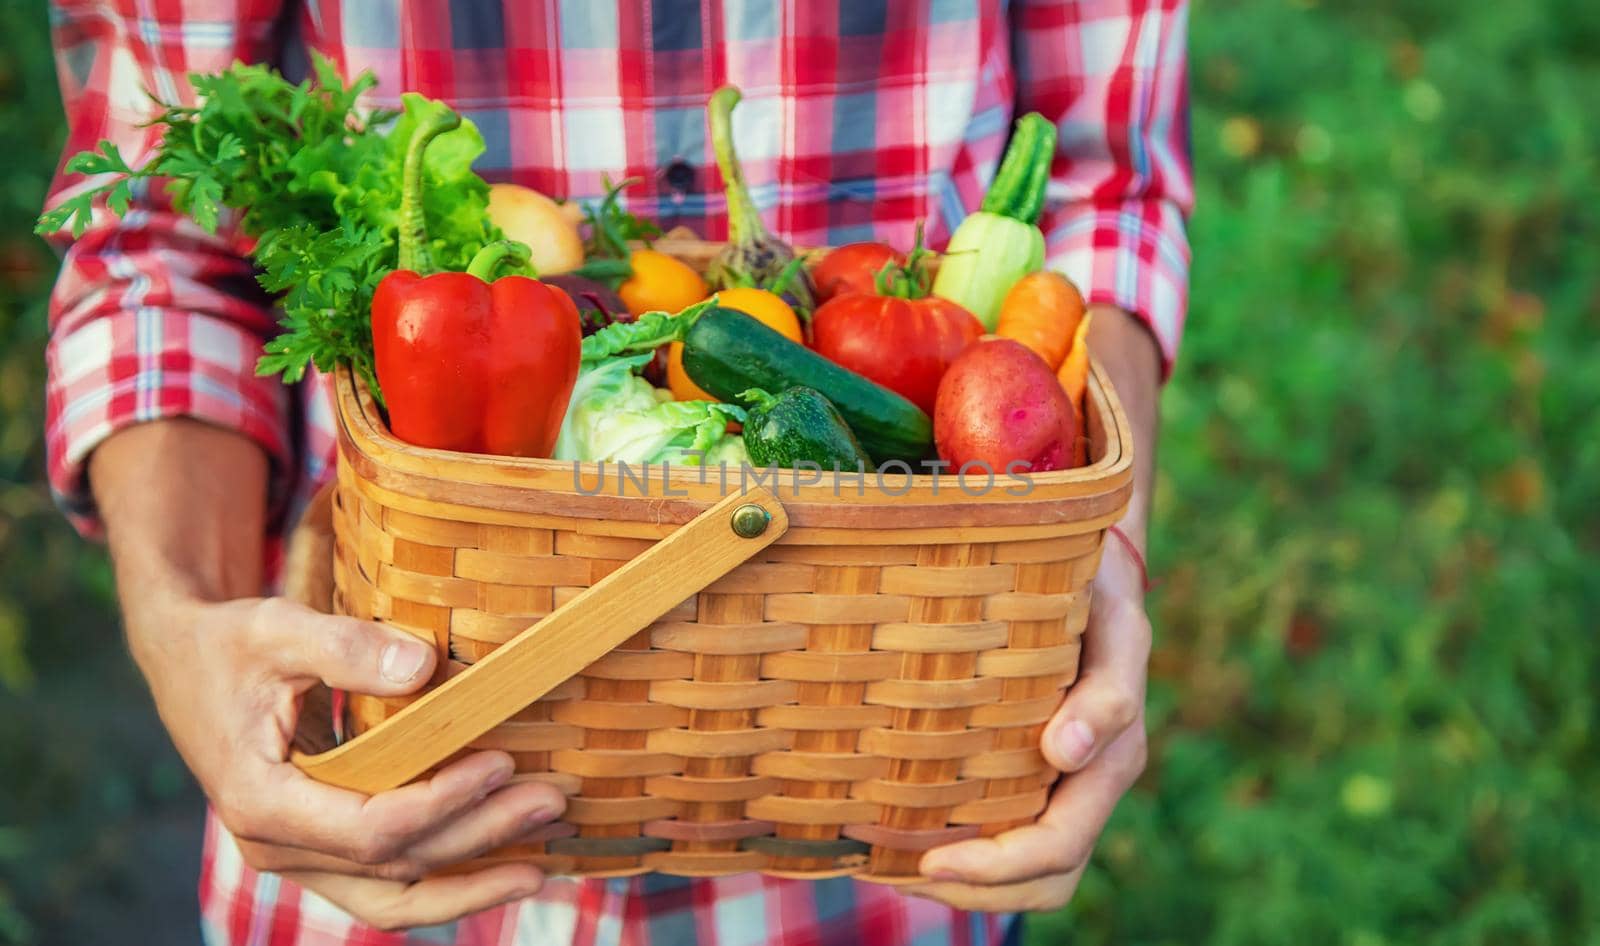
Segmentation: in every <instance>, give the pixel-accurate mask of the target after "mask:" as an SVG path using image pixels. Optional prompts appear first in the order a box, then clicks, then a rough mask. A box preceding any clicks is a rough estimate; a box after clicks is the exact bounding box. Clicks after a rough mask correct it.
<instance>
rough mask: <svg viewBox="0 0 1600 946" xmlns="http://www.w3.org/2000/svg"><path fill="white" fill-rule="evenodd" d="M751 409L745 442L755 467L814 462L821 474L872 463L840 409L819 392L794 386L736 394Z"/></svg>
mask: <svg viewBox="0 0 1600 946" xmlns="http://www.w3.org/2000/svg"><path fill="white" fill-rule="evenodd" d="M739 400H741V401H744V402H745V403H747V404H749V405H750V410H749V416H748V417H747V419H746V420H745V422H744V444H745V449H746V450H748V451H749V453H750V462H751V463H753V464H755V465H756V466H758V467H769V466H776V467H797V466H800V465H801V464H805V463H814V464H816V465H817V466H818V467H819V468H821V469H824V470H858V471H859V470H865V469H867V468H868V467H869V466H870V465H871V463H872V461H871V459H869V458H868V456H867V453H866V451H865V450H863V449H861V443H860V441H858V440H856V435H855V434H853V433H851V431H850V425H848V424H846V423H845V420H844V418H843V417H841V416H840V415H839V409H838V408H837V407H834V406H833V402H832V401H830V400H828V399H827V398H826V397H824V396H823V395H822V393H821V392H819V391H816V390H814V389H812V388H807V387H794V388H789V389H788V390H786V391H783V392H782V393H780V394H776V395H773V394H769V393H767V392H766V391H763V390H761V389H760V388H751V389H750V390H748V391H742V392H740V394H739Z"/></svg>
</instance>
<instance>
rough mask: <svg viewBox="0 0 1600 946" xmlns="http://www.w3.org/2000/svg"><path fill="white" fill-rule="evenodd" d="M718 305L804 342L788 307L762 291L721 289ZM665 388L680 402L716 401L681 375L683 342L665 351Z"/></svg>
mask: <svg viewBox="0 0 1600 946" xmlns="http://www.w3.org/2000/svg"><path fill="white" fill-rule="evenodd" d="M694 301H698V300H694ZM717 305H719V306H721V307H722V308H724V309H733V310H734V311H736V312H743V313H744V314H745V315H748V316H750V317H751V318H753V319H755V320H756V321H757V322H760V323H761V324H762V325H765V326H767V327H768V328H770V329H772V330H773V331H776V332H777V333H778V334H780V335H782V336H783V337H784V338H787V339H789V340H790V341H793V342H803V341H804V340H805V337H804V336H803V335H802V334H801V332H800V319H799V318H798V317H797V316H796V315H795V314H794V310H793V309H791V308H789V303H787V302H785V301H783V299H782V298H780V297H779V296H777V295H774V294H773V293H770V292H768V291H767V290H765V289H724V290H722V291H721V292H719V293H717ZM678 308H682V306H679V307H678ZM667 387H668V388H670V389H671V390H672V396H673V397H675V398H677V399H678V400H680V401H696V400H711V401H714V400H716V398H714V397H712V396H711V395H710V394H707V393H706V392H705V391H704V390H702V389H701V388H700V386H699V385H697V384H695V383H694V382H693V381H691V380H689V376H688V375H687V374H686V373H684V370H683V343H682V342H673V343H672V345H671V347H670V349H669V351H668V354H667Z"/></svg>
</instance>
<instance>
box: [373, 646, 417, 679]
mask: <svg viewBox="0 0 1600 946" xmlns="http://www.w3.org/2000/svg"><path fill="white" fill-rule="evenodd" d="M427 660H428V652H427V649H426V648H424V647H423V646H422V645H421V644H417V643H412V642H411V641H395V642H393V643H391V644H389V645H388V646H387V647H385V648H384V649H383V654H382V655H381V656H379V658H378V672H379V673H381V674H383V678H384V679H385V680H388V681H389V682H390V683H410V682H411V681H412V680H415V679H416V677H417V674H419V673H421V672H422V665H423V664H424V663H426V662H427Z"/></svg>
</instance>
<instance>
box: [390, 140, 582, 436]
mask: <svg viewBox="0 0 1600 946" xmlns="http://www.w3.org/2000/svg"><path fill="white" fill-rule="evenodd" d="M452 119H453V120H452ZM459 121H460V119H459V118H456V117H455V116H453V115H449V116H448V117H446V118H444V119H442V120H441V122H440V123H439V124H437V125H429V126H424V127H422V128H419V129H418V130H417V132H416V137H415V138H414V139H413V141H412V142H411V147H412V150H411V151H409V152H408V153H407V155H406V164H405V168H404V184H403V187H404V192H403V196H402V202H401V210H400V266H401V268H400V269H397V270H395V271H394V272H392V273H390V274H389V275H387V276H385V277H384V278H383V281H382V282H380V283H379V284H378V288H377V291H376V292H375V293H374V294H373V297H372V347H373V360H374V365H375V368H376V371H377V375H378V385H379V387H380V388H381V389H382V391H383V397H384V403H385V404H386V406H387V407H388V410H389V425H390V428H391V429H392V430H393V431H394V434H395V436H397V437H399V438H400V439H401V440H404V441H406V442H407V443H412V444H416V445H417V446H420V447H432V448H437V449H441V450H457V451H461V452H465V453H489V454H499V455H502V456H521V457H546V456H549V455H550V452H551V450H552V449H554V447H555V442H556V435H557V434H558V433H560V431H561V420H562V418H563V417H564V416H565V415H566V412H567V402H568V400H569V399H570V398H571V396H572V387H573V385H574V384H575V383H576V381H577V378H578V361H579V350H580V346H581V342H582V334H583V333H582V328H581V326H580V322H579V318H578V309H577V307H576V306H575V305H573V303H572V299H571V298H570V297H568V296H567V294H566V293H564V292H562V291H561V290H560V289H557V288H555V287H554V286H547V285H545V284H544V283H542V282H540V281H538V280H537V279H531V278H529V277H527V276H503V277H501V278H499V279H493V273H494V270H495V268H496V266H498V265H499V264H500V263H501V262H503V261H505V260H507V259H511V260H513V261H516V262H518V263H521V264H526V262H527V259H528V248H527V247H526V246H524V245H522V244H520V243H513V242H510V241H502V242H499V243H491V244H489V245H488V246H485V247H484V248H483V249H482V250H481V251H479V253H478V254H477V256H476V257H474V258H473V260H472V263H471V265H470V266H468V268H467V272H464V273H437V274H433V275H422V274H419V273H418V272H416V271H415V270H417V269H422V268H424V265H425V264H423V247H424V246H425V243H424V237H425V234H424V232H423V227H422V208H421V200H420V194H419V191H420V187H421V178H422V174H421V171H422V167H421V154H422V149H423V148H424V147H426V144H427V141H428V140H429V139H431V138H432V137H434V136H436V135H437V134H439V133H440V132H442V131H446V130H449V128H451V127H454V125H456V124H459ZM491 280H492V281H491Z"/></svg>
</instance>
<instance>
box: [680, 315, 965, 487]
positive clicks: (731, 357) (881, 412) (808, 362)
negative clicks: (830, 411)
mask: <svg viewBox="0 0 1600 946" xmlns="http://www.w3.org/2000/svg"><path fill="white" fill-rule="evenodd" d="M683 368H684V371H685V372H687V373H688V375H689V378H690V380H692V381H693V382H694V383H695V384H698V385H699V386H700V387H702V388H704V389H705V390H706V391H708V392H710V393H711V395H712V396H713V397H716V398H718V399H720V400H723V401H732V402H735V403H738V404H740V405H741V406H743V407H748V406H749V404H748V403H746V402H745V401H744V400H743V399H741V398H740V395H741V394H743V393H744V392H745V391H748V390H750V389H752V388H761V389H763V390H775V391H784V390H787V389H789V388H793V387H807V388H812V389H814V390H816V391H820V392H822V394H823V395H824V396H825V397H827V399H828V400H830V401H832V402H833V405H834V406H835V407H836V408H838V410H839V414H840V416H842V417H843V418H844V420H845V423H846V424H848V425H849V427H850V429H851V430H852V431H854V432H855V435H856V439H857V440H859V441H860V443H861V446H862V447H863V448H864V449H865V450H866V452H867V455H868V456H869V457H871V458H872V460H873V461H874V462H875V463H879V464H881V463H884V462H886V461H889V460H902V461H905V462H907V463H912V464H915V463H917V462H919V461H921V460H923V459H924V458H926V457H927V456H929V454H930V451H931V450H932V449H933V421H932V420H930V419H929V418H928V415H927V414H924V413H923V412H922V411H921V410H920V409H919V408H918V407H917V406H916V405H915V404H913V403H911V402H910V401H908V400H906V399H905V398H903V397H901V396H900V395H898V394H896V393H894V392H893V391H891V390H889V389H888V388H886V387H883V386H882V385H879V384H874V383H873V382H871V381H868V380H867V379H866V378H863V377H862V376H861V375H858V374H856V373H855V372H854V371H850V370H848V369H845V368H841V367H840V366H839V365H837V364H834V363H833V362H831V361H829V360H828V359H826V358H824V357H822V356H821V355H819V354H817V353H816V352H814V351H812V350H811V349H809V348H807V347H805V346H804V345H801V344H798V343H796V342H793V341H790V340H789V339H787V338H785V337H783V335H781V334H779V333H778V332H776V331H773V330H772V329H770V328H767V327H766V326H765V325H762V324H761V323H760V322H757V321H756V320H755V319H753V318H751V317H750V316H748V315H745V314H744V313H743V312H735V311H733V310H732V309H723V308H712V309H708V310H706V311H705V312H703V313H701V314H700V316H699V318H698V319H696V320H695V323H694V326H693V327H692V328H690V329H689V331H688V333H687V334H686V335H685V336H684V339H683Z"/></svg>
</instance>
